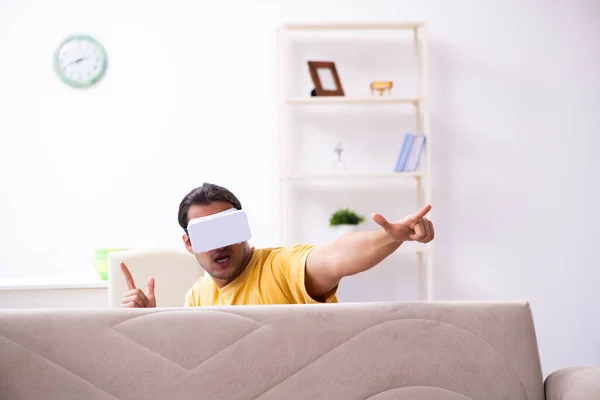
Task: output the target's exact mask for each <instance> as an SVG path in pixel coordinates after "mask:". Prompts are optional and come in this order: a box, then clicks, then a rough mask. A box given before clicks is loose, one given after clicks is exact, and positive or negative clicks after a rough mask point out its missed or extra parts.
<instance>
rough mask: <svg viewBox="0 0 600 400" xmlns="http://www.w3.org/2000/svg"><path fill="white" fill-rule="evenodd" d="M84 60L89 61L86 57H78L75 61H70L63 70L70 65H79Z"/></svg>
mask: <svg viewBox="0 0 600 400" xmlns="http://www.w3.org/2000/svg"><path fill="white" fill-rule="evenodd" d="M85 60H89V58H88V57H85V58H84V57H80V58H78V59H77V60H75V61H71V62H70V63H68V64H67V65H65V68H66V67H68V66H69V65H72V64H79V63H80V62H82V61H85Z"/></svg>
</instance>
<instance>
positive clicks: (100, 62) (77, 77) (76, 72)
mask: <svg viewBox="0 0 600 400" xmlns="http://www.w3.org/2000/svg"><path fill="white" fill-rule="evenodd" d="M54 69H55V70H56V73H57V74H58V76H59V77H60V79H61V80H62V81H63V82H65V83H66V84H68V85H70V86H73V87H78V88H81V87H88V86H91V85H93V84H94V83H96V82H98V80H100V78H102V75H104V71H105V70H106V52H105V51H104V48H103V47H102V45H101V44H100V43H98V42H97V41H96V40H95V39H94V38H92V37H90V36H87V35H76V36H70V37H68V38H67V39H66V40H64V41H63V42H62V43H61V44H60V46H59V47H58V49H57V50H56V52H55V54H54Z"/></svg>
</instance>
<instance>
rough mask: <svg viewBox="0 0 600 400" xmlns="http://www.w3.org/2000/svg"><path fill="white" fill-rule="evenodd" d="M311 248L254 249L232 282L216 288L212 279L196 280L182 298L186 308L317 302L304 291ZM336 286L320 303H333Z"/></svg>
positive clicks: (335, 301) (310, 246)
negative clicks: (241, 270) (307, 260)
mask: <svg viewBox="0 0 600 400" xmlns="http://www.w3.org/2000/svg"><path fill="white" fill-rule="evenodd" d="M313 248H314V246H312V245H295V246H292V247H275V248H265V249H254V254H253V255H252V258H251V259H250V262H249V263H248V266H247V267H246V269H245V270H244V272H242V274H241V275H240V276H238V277H237V278H236V279H235V280H234V281H233V282H231V283H229V284H228V285H226V286H224V287H222V288H221V289H219V288H218V287H217V285H215V283H214V281H213V280H212V277H211V276H209V275H207V276H204V277H202V278H200V279H199V280H198V281H197V282H196V283H195V284H194V286H192V288H191V289H190V290H189V291H188V292H187V294H186V296H185V305H186V307H200V306H223V305H249V304H308V303H319V301H317V300H315V299H313V298H311V297H310V296H309V295H308V293H307V292H306V286H305V284H304V276H305V273H304V271H305V265H306V257H307V256H308V253H310V251H311V250H312V249H313ZM336 291H337V287H336V288H334V289H333V290H332V291H331V292H330V293H327V295H326V296H324V299H323V300H324V302H326V303H337V298H336V295H335V294H336Z"/></svg>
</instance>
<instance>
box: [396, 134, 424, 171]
mask: <svg viewBox="0 0 600 400" xmlns="http://www.w3.org/2000/svg"><path fill="white" fill-rule="evenodd" d="M424 146H425V136H424V135H413V134H412V133H407V134H406V135H405V136H404V143H403V144H402V149H401V150H400V154H399V155H398V160H397V161H396V169H395V171H396V172H414V171H416V170H417V167H418V166H419V160H420V158H421V154H422V153H423V148H424Z"/></svg>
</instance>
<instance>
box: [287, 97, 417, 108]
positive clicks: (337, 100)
mask: <svg viewBox="0 0 600 400" xmlns="http://www.w3.org/2000/svg"><path fill="white" fill-rule="evenodd" d="M423 100H424V98H402V97H393V96H387V97H386V96H373V97H346V96H315V97H307V98H297V99H289V100H288V101H287V102H288V104H412V105H415V106H416V105H417V104H418V103H419V102H421V101H423Z"/></svg>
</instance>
